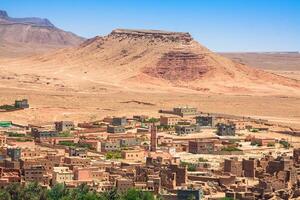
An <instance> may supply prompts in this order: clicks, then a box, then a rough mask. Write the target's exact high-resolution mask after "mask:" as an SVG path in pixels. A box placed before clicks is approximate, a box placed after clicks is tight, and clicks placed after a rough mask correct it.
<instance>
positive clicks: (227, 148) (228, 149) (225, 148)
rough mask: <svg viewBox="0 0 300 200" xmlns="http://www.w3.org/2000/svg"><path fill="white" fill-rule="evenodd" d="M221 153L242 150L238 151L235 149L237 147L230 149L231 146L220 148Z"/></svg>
mask: <svg viewBox="0 0 300 200" xmlns="http://www.w3.org/2000/svg"><path fill="white" fill-rule="evenodd" d="M221 151H242V150H241V149H239V148H237V147H231V146H229V147H224V148H222V150H221Z"/></svg>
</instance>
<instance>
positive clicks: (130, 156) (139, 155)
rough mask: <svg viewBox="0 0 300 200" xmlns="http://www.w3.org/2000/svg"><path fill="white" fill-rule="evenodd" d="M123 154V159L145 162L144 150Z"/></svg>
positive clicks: (124, 152)
mask: <svg viewBox="0 0 300 200" xmlns="http://www.w3.org/2000/svg"><path fill="white" fill-rule="evenodd" d="M121 153H122V159H125V160H131V161H136V162H145V152H144V150H140V149H135V150H123V151H122V152H121Z"/></svg>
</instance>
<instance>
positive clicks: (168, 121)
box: [160, 116, 180, 126]
mask: <svg viewBox="0 0 300 200" xmlns="http://www.w3.org/2000/svg"><path fill="white" fill-rule="evenodd" d="M179 121H180V118H179V117H166V116H160V125H162V126H175V125H176V124H177V123H178V122H179Z"/></svg>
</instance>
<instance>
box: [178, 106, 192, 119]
mask: <svg viewBox="0 0 300 200" xmlns="http://www.w3.org/2000/svg"><path fill="white" fill-rule="evenodd" d="M173 112H174V114H176V115H179V116H181V117H184V116H190V115H197V113H198V111H197V108H194V107H188V106H184V107H175V108H173Z"/></svg>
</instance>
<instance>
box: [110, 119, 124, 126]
mask: <svg viewBox="0 0 300 200" xmlns="http://www.w3.org/2000/svg"><path fill="white" fill-rule="evenodd" d="M111 124H112V125H113V126H126V125H127V119H126V117H113V118H112V122H111Z"/></svg>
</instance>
